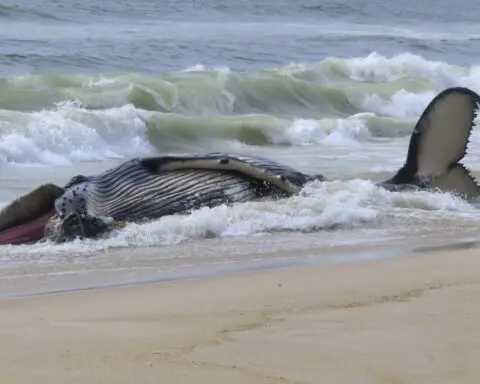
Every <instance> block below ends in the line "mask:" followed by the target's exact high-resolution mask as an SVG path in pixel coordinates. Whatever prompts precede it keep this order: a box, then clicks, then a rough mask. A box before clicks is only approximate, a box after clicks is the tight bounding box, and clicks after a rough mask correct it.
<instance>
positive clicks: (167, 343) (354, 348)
mask: <svg viewBox="0 0 480 384" xmlns="http://www.w3.org/2000/svg"><path fill="white" fill-rule="evenodd" d="M470 246H475V248H474V249H468V247H470ZM477 246H478V244H477V243H476V242H471V243H470V244H460V246H459V249H458V247H457V249H452V245H449V246H447V248H446V249H443V250H442V249H441V247H437V248H436V249H433V248H432V247H429V248H428V249H427V250H425V249H423V250H422V249H421V250H420V251H419V252H416V253H410V254H407V255H405V256H404V257H396V258H390V259H382V260H365V261H362V262H352V263H339V264H334V265H333V264H332V265H327V266H304V267H298V268H283V269H275V270H263V271H257V272H254V273H240V274H235V275H228V276H217V277H211V278H198V279H190V280H176V281H170V282H164V283H151V284H141V285H136V286H123V287H115V288H105V289H96V290H90V291H76V292H68V293H62V294H51V295H42V296H35V297H25V298H22V299H12V300H4V301H0V341H2V345H3V348H2V349H1V350H0V379H3V380H1V381H2V382H3V381H5V382H15V383H30V382H32V381H48V382H50V383H52V384H57V383H58V384H60V383H64V382H72V383H84V382H86V381H89V382H91V381H92V380H93V381H94V382H101V383H135V382H142V383H150V382H151V383H155V382H158V379H159V377H161V378H162V380H164V381H166V382H169V383H184V382H190V383H198V384H207V383H211V382H212V381H213V380H217V381H219V380H223V381H224V382H228V383H233V384H236V383H239V384H240V383H245V382H248V383H252V384H257V383H275V384H280V383H283V384H285V383H298V384H300V383H308V384H309V383H312V384H313V383H317V382H319V381H322V382H323V381H325V382H329V383H367V382H368V383H411V382H438V383H454V382H455V383H459V382H461V383H475V382H476V380H477V379H478V375H480V367H478V364H476V362H477V361H478V359H479V358H480V348H479V346H480V335H479V334H478V332H477V331H476V330H477V328H478V322H477V319H478V316H480V268H479V267H480V257H479V256H480V253H479V252H478V250H477V249H476V247H477Z"/></svg>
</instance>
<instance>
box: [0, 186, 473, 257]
mask: <svg viewBox="0 0 480 384" xmlns="http://www.w3.org/2000/svg"><path fill="white" fill-rule="evenodd" d="M426 211H428V212H437V216H439V217H443V218H449V217H450V218H453V219H455V218H462V219H466V220H477V221H478V219H479V218H480V211H478V210H476V209H474V208H473V207H472V206H471V205H470V204H468V203H467V202H465V201H463V200H461V199H458V198H456V197H454V196H452V195H450V194H441V193H430V192H425V191H421V192H402V193H398V192H395V193H394V192H388V191H385V190H383V189H380V188H378V187H376V186H375V185H374V184H373V183H371V182H369V181H366V180H358V179H357V180H351V181H348V182H340V181H336V182H331V183H312V184H310V185H307V186H306V187H305V189H304V193H302V194H301V195H299V196H295V197H292V198H289V199H283V200H280V201H266V202H250V203H242V204H235V205H233V206H219V207H215V208H202V209H199V210H196V211H194V212H193V213H192V214H189V215H182V216H166V217H163V218H161V219H159V220H156V221H154V222H151V223H147V224H142V225H139V224H129V225H128V226H127V227H126V228H124V229H122V230H120V231H119V232H117V233H116V234H114V235H113V236H112V237H110V238H108V239H105V240H97V241H90V240H85V241H80V240H77V241H74V242H72V243H68V244H62V245H53V244H50V243H46V244H37V245H35V246H23V245H22V246H2V247H0V253H1V254H2V255H3V256H4V257H6V258H9V257H11V256H12V255H20V254H25V255H27V257H28V255H42V254H47V253H48V254H61V255H64V254H66V253H68V254H70V255H72V254H75V253H79V254H85V253H90V252H93V251H102V250H106V249H109V248H112V247H129V246H139V247H146V246H147V247H148V246H172V245H175V244H179V243H183V242H186V241H192V240H195V239H203V238H206V237H231V236H250V235H259V234H262V233H268V232H276V231H304V232H311V231H319V230H344V231H345V236H346V237H349V231H351V230H354V229H355V228H362V227H364V226H365V225H375V224H381V223H382V222H384V221H385V220H387V221H388V220H390V222H389V224H387V225H388V226H389V227H390V229H391V230H393V229H394V227H395V225H403V226H405V225H407V227H408V225H410V224H411V223H412V222H413V221H414V220H420V221H421V220H425V212H426ZM412 212H417V213H418V214H417V215H416V216H415V215H412ZM422 212H423V213H422ZM392 215H393V217H394V218H395V220H394V221H392V219H391V217H392ZM389 217H390V218H389ZM398 223H400V224H398ZM453 224H455V223H453ZM453 224H452V225H453ZM455 225H456V224H455ZM371 240H372V241H375V239H374V238H372V239H371ZM377 240H379V239H377Z"/></svg>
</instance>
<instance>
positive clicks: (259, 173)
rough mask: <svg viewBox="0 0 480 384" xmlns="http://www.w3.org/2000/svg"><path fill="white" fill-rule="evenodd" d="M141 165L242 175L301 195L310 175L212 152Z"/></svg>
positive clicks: (163, 158)
mask: <svg viewBox="0 0 480 384" xmlns="http://www.w3.org/2000/svg"><path fill="white" fill-rule="evenodd" d="M140 163H141V165H142V166H143V167H145V169H147V170H149V171H150V172H155V173H160V172H170V171H178V170H185V169H203V170H215V171H223V172H224V171H233V172H239V173H241V174H243V175H245V176H247V177H249V178H253V179H256V180H260V181H265V182H267V183H270V184H272V185H274V186H276V187H278V188H280V189H281V190H283V191H285V192H288V193H298V192H299V191H300V189H301V187H302V186H303V184H305V182H307V181H308V177H307V175H305V174H303V173H301V172H297V171H295V170H292V169H290V168H288V167H283V166H281V165H279V164H276V163H274V162H272V161H269V160H264V159H260V158H259V159H256V158H253V157H252V158H250V157H242V156H235V155H231V154H226V153H211V154H202V155H186V156H161V157H151V158H146V159H142V160H141V161H140Z"/></svg>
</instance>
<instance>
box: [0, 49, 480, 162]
mask: <svg viewBox="0 0 480 384" xmlns="http://www.w3.org/2000/svg"><path fill="white" fill-rule="evenodd" d="M453 85H464V86H468V87H470V88H472V89H474V90H477V91H478V90H480V67H469V68H465V67H458V66H454V65H450V64H448V63H444V62H433V61H428V60H425V59H423V58H422V57H420V56H415V55H412V54H401V55H397V56H393V57H385V56H382V55H379V54H377V53H372V54H370V55H368V56H367V57H360V58H350V59H341V58H327V59H325V60H323V61H320V62H315V63H300V64H290V65H287V66H284V67H279V68H266V69H264V70H262V71H257V72H233V71H231V70H230V69H228V68H217V69H210V68H205V67H204V66H202V65H198V66H195V67H192V68H188V69H185V70H181V71H177V72H172V73H167V74H164V75H163V76H158V77H154V76H147V75H141V74H137V73H122V74H110V75H108V74H107V75H103V76H99V75H95V76H92V75H81V74H76V75H75V74H74V75H66V74H52V75H49V74H42V75H38V74H27V75H24V76H20V77H13V78H4V79H0V163H4V164H5V163H20V164H21V163H40V164H65V163H67V164H68V163H72V162H78V161H85V160H103V159H108V158H124V157H129V156H134V155H140V154H147V153H155V152H173V151H185V150H195V151H201V150H210V149H212V148H215V149H230V148H231V147H232V145H233V146H235V145H246V146H265V145H288V146H300V145H322V144H328V145H335V144H345V142H365V141H371V140H376V139H378V138H387V139H388V138H397V137H408V136H409V135H410V133H411V130H412V127H413V124H414V123H415V119H416V118H417V117H418V116H419V115H420V113H421V112H422V111H423V109H424V108H425V106H426V105H427V104H428V102H429V101H430V100H431V99H432V97H433V96H434V95H435V94H436V93H437V92H439V91H440V90H441V89H443V88H445V87H448V86H453Z"/></svg>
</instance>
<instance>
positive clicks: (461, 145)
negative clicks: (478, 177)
mask: <svg viewBox="0 0 480 384" xmlns="http://www.w3.org/2000/svg"><path fill="white" fill-rule="evenodd" d="M479 104H480V96H479V95H478V94H477V93H475V92H473V91H472V90H470V89H468V88H462V87H453V88H448V89H445V90H444V91H442V92H440V93H439V94H438V95H437V96H436V97H435V98H434V99H433V100H432V101H431V102H430V104H429V105H428V106H427V108H426V109H425V111H424V112H423V113H422V115H421V116H420V118H419V120H418V122H417V124H416V126H415V129H414V130H413V133H412V136H411V138H410V144H409V148H408V154H407V159H406V162H405V165H404V166H403V167H402V168H401V169H400V170H399V171H398V172H397V173H396V174H395V176H394V177H392V178H391V179H389V180H387V181H386V182H384V183H380V184H379V185H380V186H382V185H388V184H397V185H398V184H411V185H416V186H418V187H420V188H426V187H429V186H430V185H431V184H432V183H435V180H436V179H437V178H439V180H442V177H444V176H447V175H448V174H449V172H450V171H451V169H453V166H454V165H455V164H457V163H458V162H459V161H460V160H461V159H462V158H463V157H464V156H465V154H466V152H467V146H468V142H469V138H470V134H471V131H472V129H473V126H474V119H475V117H476V115H477V109H478V108H479ZM462 167H463V166H462ZM463 169H465V168H464V167H463ZM467 173H468V171H467ZM456 174H459V173H455V175H456ZM450 177H451V178H450V179H448V180H449V182H455V181H459V182H461V179H453V174H452V175H451V176H450ZM454 180H455V181H454ZM439 185H442V186H441V187H440V188H443V184H439ZM469 190H470V189H469Z"/></svg>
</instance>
